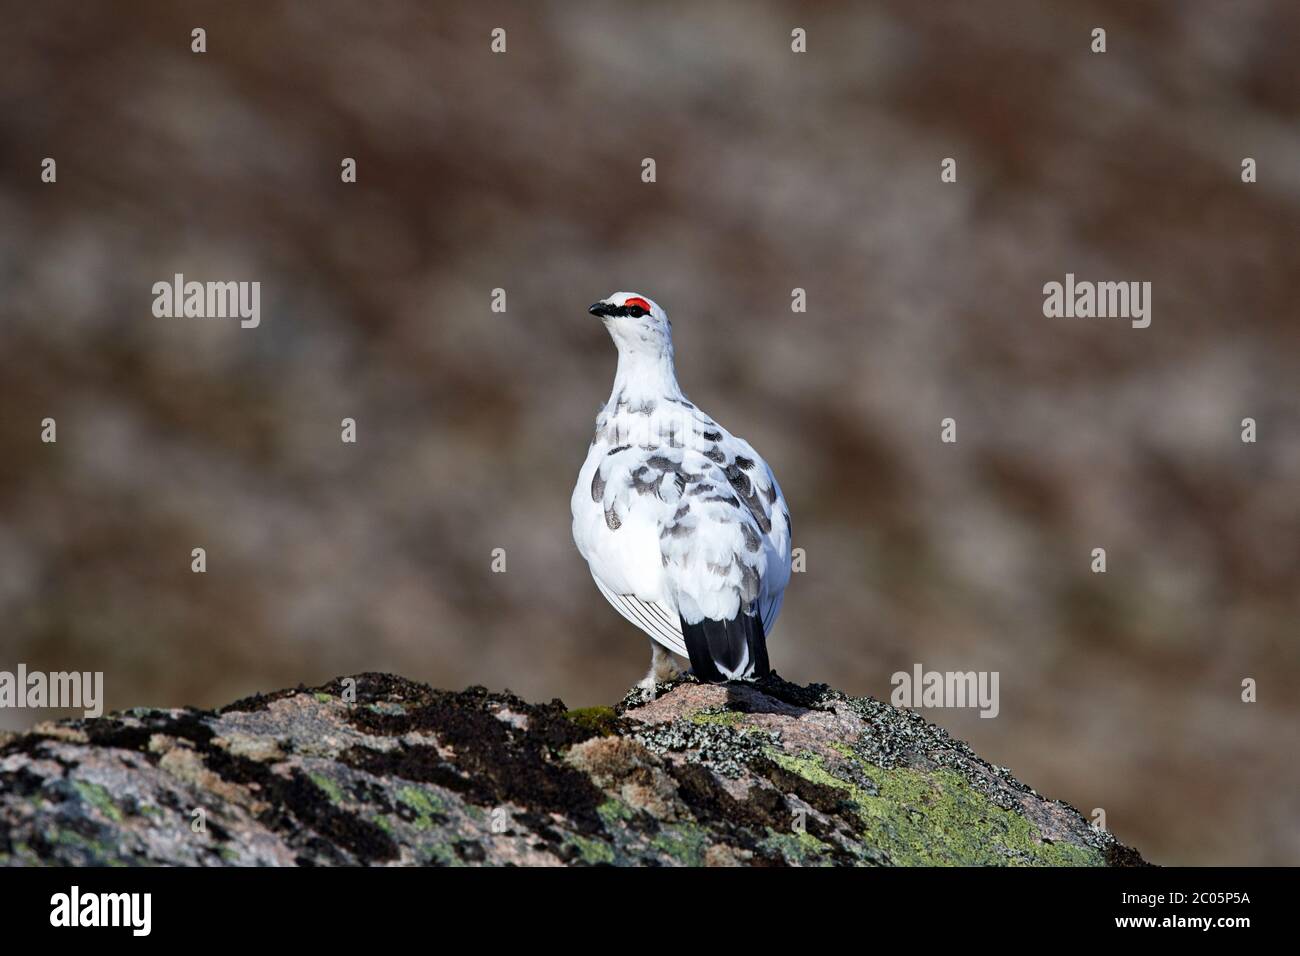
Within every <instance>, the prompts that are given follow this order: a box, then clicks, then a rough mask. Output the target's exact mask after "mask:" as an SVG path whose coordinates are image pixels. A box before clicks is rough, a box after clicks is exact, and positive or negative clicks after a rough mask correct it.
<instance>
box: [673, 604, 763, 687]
mask: <svg viewBox="0 0 1300 956" xmlns="http://www.w3.org/2000/svg"><path fill="white" fill-rule="evenodd" d="M682 636H683V637H684V638H685V639H686V650H687V652H688V653H689V654H690V658H691V670H692V671H693V672H694V673H695V676H696V677H698V678H699V679H700V680H703V681H709V682H710V683H722V682H723V681H726V680H728V679H729V678H728V677H727V676H726V675H725V674H724V673H723V669H724V668H725V669H726V670H728V671H731V672H732V673H735V672H736V671H738V670H739V669H740V665H741V662H743V661H744V660H745V655H746V652H748V655H749V663H748V665H747V666H746V668H745V671H744V673H743V674H739V675H737V676H741V677H766V676H767V675H768V672H769V670H770V667H769V665H768V662H767V637H766V636H765V635H764V634H763V621H762V620H761V619H760V618H759V617H758V615H757V614H745V613H743V612H742V613H740V614H737V615H736V616H735V617H734V618H732V619H731V620H730V621H715V620H710V619H708V618H705V619H704V620H702V621H700V622H699V623H698V624H687V623H686V619H685V618H682Z"/></svg>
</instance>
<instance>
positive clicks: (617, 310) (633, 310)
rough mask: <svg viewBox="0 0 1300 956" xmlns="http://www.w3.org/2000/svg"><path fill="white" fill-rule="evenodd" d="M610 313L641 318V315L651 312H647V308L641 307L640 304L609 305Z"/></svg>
mask: <svg viewBox="0 0 1300 956" xmlns="http://www.w3.org/2000/svg"><path fill="white" fill-rule="evenodd" d="M609 314H610V315H617V316H622V317H625V318H626V317H631V318H634V319H639V318H641V316H643V315H649V314H650V313H649V312H647V311H646V310H645V309H643V308H641V306H639V305H611V306H610V307H609Z"/></svg>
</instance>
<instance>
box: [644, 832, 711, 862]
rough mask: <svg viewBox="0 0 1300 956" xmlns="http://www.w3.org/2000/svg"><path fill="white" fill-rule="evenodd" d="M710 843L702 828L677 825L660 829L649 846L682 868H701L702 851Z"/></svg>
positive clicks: (709, 837)
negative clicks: (664, 854)
mask: <svg viewBox="0 0 1300 956" xmlns="http://www.w3.org/2000/svg"><path fill="white" fill-rule="evenodd" d="M711 842H712V838H711V836H710V835H709V833H708V832H707V831H706V830H704V829H703V828H701V827H698V826H693V825H691V824H689V823H679V824H674V825H672V826H666V827H662V828H661V829H660V830H659V832H658V833H656V834H655V837H654V839H653V840H651V841H650V845H651V846H652V847H654V849H656V850H658V851H660V852H661V853H666V854H667V855H668V856H670V857H672V859H673V860H674V861H676V862H678V863H680V864H682V865H683V866H703V865H704V851H705V850H707V849H708V848H709V844H710V843H711Z"/></svg>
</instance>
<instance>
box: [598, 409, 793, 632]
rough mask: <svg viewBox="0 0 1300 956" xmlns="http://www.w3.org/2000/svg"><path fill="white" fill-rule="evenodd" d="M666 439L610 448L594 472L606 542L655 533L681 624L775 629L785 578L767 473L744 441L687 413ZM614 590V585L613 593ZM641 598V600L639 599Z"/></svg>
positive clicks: (779, 509) (780, 526)
mask: <svg viewBox="0 0 1300 956" xmlns="http://www.w3.org/2000/svg"><path fill="white" fill-rule="evenodd" d="M661 434H671V435H672V436H673V440H672V441H671V442H668V443H662V442H661V443H658V444H650V445H621V446H619V445H616V446H613V447H611V448H610V449H609V450H608V451H606V452H605V455H604V457H603V459H602V460H601V461H600V463H599V465H598V467H597V468H596V469H595V471H594V472H593V475H592V485H591V497H592V500H593V501H599V503H600V506H601V509H602V511H603V513H604V517H605V525H606V527H607V528H608V530H609V531H610V532H612V537H613V538H617V537H619V535H620V534H621V533H622V529H624V528H627V529H630V530H631V533H630V534H628V535H626V537H625V538H624V541H626V542H627V543H628V544H631V543H632V541H633V540H634V539H635V538H636V537H637V535H638V532H639V531H642V530H645V529H647V528H649V529H653V530H654V531H655V533H657V536H658V554H657V555H655V557H657V558H658V560H659V562H660V563H661V564H662V568H663V575H664V576H665V577H666V579H667V583H668V588H667V593H666V594H665V595H664V597H665V598H667V599H668V600H664V601H662V602H661V603H663V604H669V603H673V604H676V609H677V610H678V611H679V612H680V613H681V614H682V615H683V616H684V617H685V619H686V620H687V622H688V623H696V622H697V621H699V620H701V619H703V618H710V619H714V620H730V619H732V618H734V617H735V616H736V614H737V613H740V612H742V611H743V612H745V613H748V614H759V615H760V616H761V617H762V618H763V620H764V623H769V622H771V623H775V616H776V612H777V611H778V610H779V608H780V595H781V592H782V591H783V590H784V589H785V586H786V584H787V583H788V580H789V571H790V567H789V565H790V534H789V515H788V512H787V511H786V509H785V502H784V499H783V498H782V497H781V492H780V489H779V488H778V487H777V484H776V479H775V478H774V477H773V475H772V472H771V469H769V468H768V467H767V465H766V463H765V462H763V460H762V459H761V458H760V457H759V456H758V454H757V452H755V451H754V449H753V448H752V447H751V446H750V445H749V444H748V443H746V442H744V441H742V440H741V439H738V438H735V437H733V436H732V435H730V434H728V433H727V432H726V431H725V429H723V428H721V427H720V426H719V425H717V423H716V422H714V421H713V420H712V419H710V418H708V417H707V416H705V415H703V414H702V413H700V412H698V411H694V413H693V416H692V419H691V422H690V427H688V428H681V427H674V428H672V429H671V431H669V430H666V429H665V430H663V431H661ZM615 590H618V589H615ZM643 596H649V595H643Z"/></svg>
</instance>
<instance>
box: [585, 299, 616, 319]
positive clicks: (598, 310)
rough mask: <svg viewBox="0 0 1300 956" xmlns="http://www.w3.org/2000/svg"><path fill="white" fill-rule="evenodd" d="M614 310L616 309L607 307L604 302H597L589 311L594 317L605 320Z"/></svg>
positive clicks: (610, 306)
mask: <svg viewBox="0 0 1300 956" xmlns="http://www.w3.org/2000/svg"><path fill="white" fill-rule="evenodd" d="M613 308H614V307H613V306H612V305H607V304H606V303H604V302H596V303H593V304H592V306H591V308H589V309H588V310H587V311H588V312H590V313H591V314H592V315H598V316H600V317H601V318H602V319H603V318H606V317H608V316H609V315H610V312H611V310H612V309H613Z"/></svg>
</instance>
